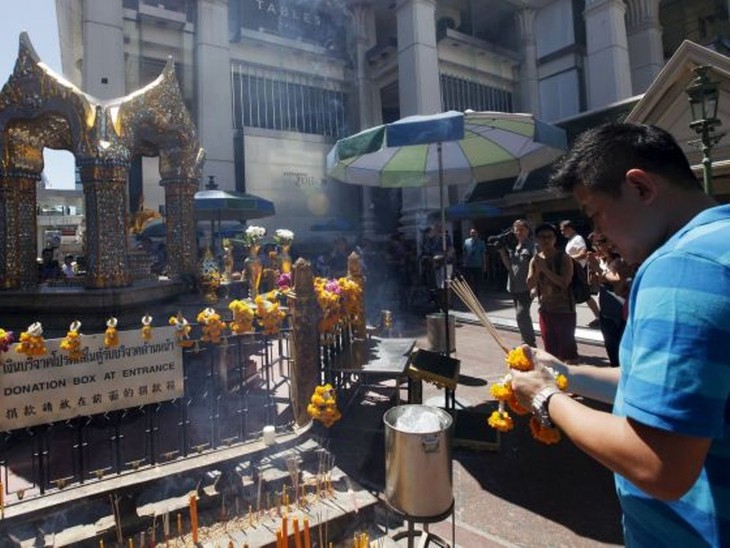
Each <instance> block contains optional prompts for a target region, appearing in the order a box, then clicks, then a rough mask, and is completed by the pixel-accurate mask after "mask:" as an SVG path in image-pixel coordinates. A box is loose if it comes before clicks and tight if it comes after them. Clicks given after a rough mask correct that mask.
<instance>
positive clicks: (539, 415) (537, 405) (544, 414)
mask: <svg viewBox="0 0 730 548" xmlns="http://www.w3.org/2000/svg"><path fill="white" fill-rule="evenodd" d="M559 393H560V389H559V388H556V387H555V386H546V387H545V388H543V389H542V390H540V391H539V392H538V393H537V394H535V397H534V398H532V403H531V404H530V410H531V411H532V414H533V415H534V416H535V418H536V419H537V422H539V423H540V426H542V427H543V428H555V425H554V424H553V421H551V420H550V413H548V404H549V403H550V398H552V397H553V396H554V395H555V394H559Z"/></svg>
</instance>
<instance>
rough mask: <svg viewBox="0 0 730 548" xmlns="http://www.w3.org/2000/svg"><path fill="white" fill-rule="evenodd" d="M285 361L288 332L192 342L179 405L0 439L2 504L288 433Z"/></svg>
mask: <svg viewBox="0 0 730 548" xmlns="http://www.w3.org/2000/svg"><path fill="white" fill-rule="evenodd" d="M289 356H290V352H289V336H288V331H283V332H282V333H280V334H279V335H278V336H276V337H269V336H264V335H261V334H247V335H242V336H233V337H229V338H228V339H226V340H225V342H224V343H223V344H201V343H196V345H195V346H194V347H193V348H189V349H185V351H184V352H183V371H184V380H185V393H184V396H183V397H182V398H178V399H174V400H170V401H165V402H161V403H157V404H151V405H145V406H141V407H136V408H128V409H123V410H120V411H114V412H109V413H104V414H99V415H91V416H86V417H78V418H75V419H72V420H68V421H60V422H55V423H50V424H44V425H39V426H34V427H30V428H26V429H20V430H14V431H10V432H3V433H1V434H0V465H2V470H3V476H2V478H0V479H2V488H3V491H4V492H3V496H4V501H5V503H6V504H8V503H12V502H13V501H14V500H23V499H25V498H29V497H33V496H42V495H44V494H46V493H48V492H49V490H54V489H63V488H64V487H66V486H69V485H72V484H83V483H86V482H89V481H95V480H100V479H102V478H104V477H105V476H107V475H111V474H121V473H123V472H128V471H130V470H140V469H143V468H145V467H152V466H156V465H158V464H164V463H167V462H171V461H174V460H176V459H185V458H186V457H189V456H191V455H198V454H200V453H203V452H208V451H217V450H221V449H225V448H228V447H230V446H232V445H234V444H237V443H243V442H245V441H249V440H251V439H255V438H257V437H258V436H260V435H261V429H262V428H263V425H266V424H272V425H275V426H276V427H277V429H286V428H287V427H289V426H290V425H291V421H292V419H291V416H289V415H287V414H286V412H279V410H278V408H277V401H281V402H283V403H288V401H289V399H290V393H289V390H288V388H289V386H288V382H289V378H288V369H289V361H290V357H289Z"/></svg>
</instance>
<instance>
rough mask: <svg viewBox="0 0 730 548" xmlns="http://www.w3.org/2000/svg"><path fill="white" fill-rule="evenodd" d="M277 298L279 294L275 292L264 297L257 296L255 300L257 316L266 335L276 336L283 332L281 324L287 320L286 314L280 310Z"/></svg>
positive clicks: (270, 292)
mask: <svg viewBox="0 0 730 548" xmlns="http://www.w3.org/2000/svg"><path fill="white" fill-rule="evenodd" d="M277 297H278V292H277V291H276V290H274V291H269V292H268V293H266V294H264V295H257V296H256V299H255V300H254V302H255V303H256V316H257V317H258V320H259V323H260V324H261V327H262V328H263V330H264V335H275V334H276V333H278V332H279V331H281V324H282V323H283V322H284V318H286V312H284V311H283V310H281V309H280V307H279V301H278V300H277Z"/></svg>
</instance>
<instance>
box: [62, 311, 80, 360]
mask: <svg viewBox="0 0 730 548" xmlns="http://www.w3.org/2000/svg"><path fill="white" fill-rule="evenodd" d="M79 329H81V322H80V321H78V320H76V321H74V322H71V325H70V326H69V327H68V333H66V336H65V337H64V338H63V339H61V343H60V345H59V346H60V348H61V350H63V351H65V352H68V357H69V358H71V359H72V360H78V359H80V358H81V357H82V356H83V355H84V353H83V352H82V351H81V340H80V339H79V337H80V336H81V333H79Z"/></svg>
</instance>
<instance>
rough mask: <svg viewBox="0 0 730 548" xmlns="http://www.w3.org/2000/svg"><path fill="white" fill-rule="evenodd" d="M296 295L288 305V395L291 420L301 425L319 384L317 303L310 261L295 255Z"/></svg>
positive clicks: (293, 269) (305, 422) (303, 423)
mask: <svg viewBox="0 0 730 548" xmlns="http://www.w3.org/2000/svg"><path fill="white" fill-rule="evenodd" d="M292 281H293V284H294V293H295V296H294V297H293V298H291V299H289V308H290V309H291V325H292V331H291V340H290V345H291V355H292V362H291V398H292V409H293V412H294V421H295V422H296V424H297V425H298V426H304V425H306V424H308V423H309V421H311V420H312V418H311V417H310V416H309V414H308V413H307V405H309V400H310V398H311V397H312V394H313V393H314V389H315V388H316V387H317V385H318V384H319V379H320V374H321V373H320V365H319V346H318V345H319V334H318V332H317V324H318V320H319V314H320V310H319V306H318V305H317V296H316V295H315V293H314V275H313V274H312V265H311V263H310V262H309V261H307V260H305V259H301V258H300V259H297V260H296V262H295V263H294V265H293V266H292Z"/></svg>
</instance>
